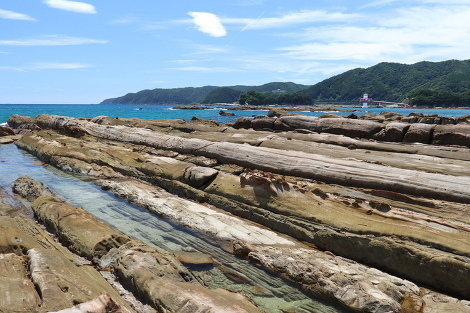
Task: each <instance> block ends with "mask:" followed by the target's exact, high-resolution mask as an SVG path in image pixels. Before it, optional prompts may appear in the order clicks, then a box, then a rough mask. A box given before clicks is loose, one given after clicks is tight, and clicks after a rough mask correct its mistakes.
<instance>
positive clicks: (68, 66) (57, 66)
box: [0, 62, 94, 72]
mask: <svg viewBox="0 0 470 313" xmlns="http://www.w3.org/2000/svg"><path fill="white" fill-rule="evenodd" d="M89 67H94V66H93V65H90V64H86V63H55V62H50V63H33V64H31V65H30V66H17V67H15V66H0V70H10V71H19V72H29V71H40V70H76V69H83V68H89Z"/></svg>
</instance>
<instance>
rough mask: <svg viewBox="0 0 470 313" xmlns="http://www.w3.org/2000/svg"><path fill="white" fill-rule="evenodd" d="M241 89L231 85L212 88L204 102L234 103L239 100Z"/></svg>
mask: <svg viewBox="0 0 470 313" xmlns="http://www.w3.org/2000/svg"><path fill="white" fill-rule="evenodd" d="M240 94H241V91H238V90H235V89H232V88H230V87H219V88H216V89H214V90H212V91H211V92H210V93H209V94H208V95H207V96H206V97H205V98H204V100H202V103H207V104H213V103H233V102H236V101H237V100H238V97H239V96H240Z"/></svg>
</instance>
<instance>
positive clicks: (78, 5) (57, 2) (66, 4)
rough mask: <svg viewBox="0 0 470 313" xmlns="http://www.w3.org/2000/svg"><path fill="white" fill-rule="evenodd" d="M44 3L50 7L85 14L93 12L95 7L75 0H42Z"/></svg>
mask: <svg viewBox="0 0 470 313" xmlns="http://www.w3.org/2000/svg"><path fill="white" fill-rule="evenodd" d="M44 3H45V4H46V5H48V6H50V7H51V8H54V9H59V10H65V11H72V12H76V13H85V14H95V13H96V9H95V7H94V6H93V5H91V4H88V3H84V2H77V1H68V0H44Z"/></svg>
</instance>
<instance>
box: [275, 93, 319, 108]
mask: <svg viewBox="0 0 470 313" xmlns="http://www.w3.org/2000/svg"><path fill="white" fill-rule="evenodd" d="M276 103H277V104H282V105H312V104H313V99H312V97H310V96H307V95H306V94H304V93H303V92H295V93H283V94H281V95H279V97H278V98H277V100H276Z"/></svg>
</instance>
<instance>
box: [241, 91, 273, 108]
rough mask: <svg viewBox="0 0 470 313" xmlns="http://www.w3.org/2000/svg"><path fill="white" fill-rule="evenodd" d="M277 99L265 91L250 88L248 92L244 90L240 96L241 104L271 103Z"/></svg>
mask: <svg viewBox="0 0 470 313" xmlns="http://www.w3.org/2000/svg"><path fill="white" fill-rule="evenodd" d="M275 102H276V100H275V99H274V98H272V97H269V96H267V95H265V94H264V93H261V92H257V91H254V90H250V91H247V92H242V93H241V94H240V96H239V97H238V103H239V104H242V105H243V104H249V105H270V104H274V103H275Z"/></svg>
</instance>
